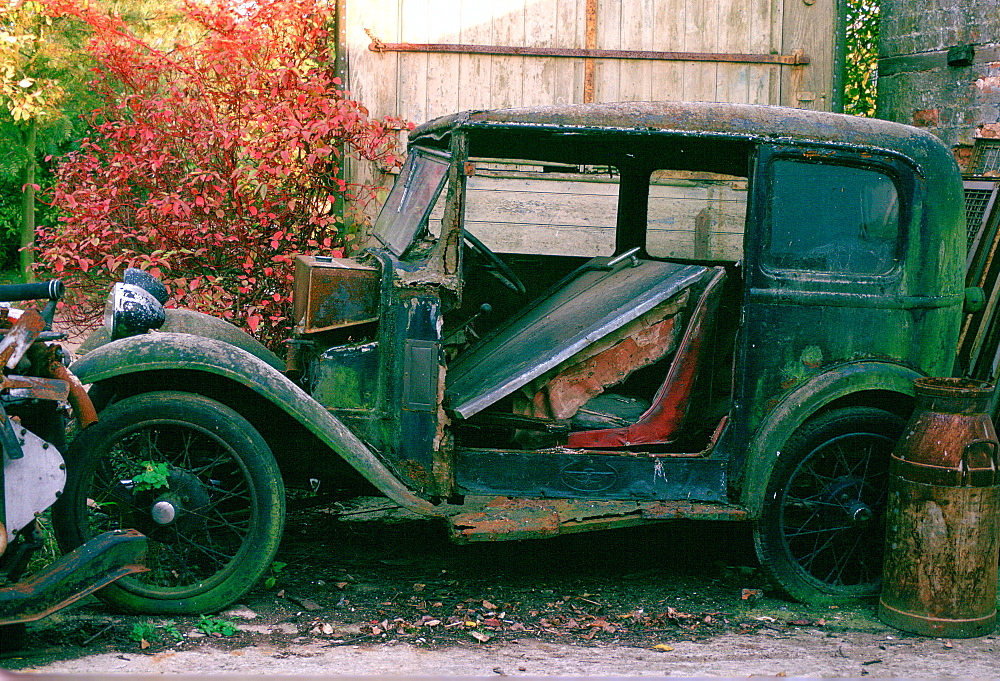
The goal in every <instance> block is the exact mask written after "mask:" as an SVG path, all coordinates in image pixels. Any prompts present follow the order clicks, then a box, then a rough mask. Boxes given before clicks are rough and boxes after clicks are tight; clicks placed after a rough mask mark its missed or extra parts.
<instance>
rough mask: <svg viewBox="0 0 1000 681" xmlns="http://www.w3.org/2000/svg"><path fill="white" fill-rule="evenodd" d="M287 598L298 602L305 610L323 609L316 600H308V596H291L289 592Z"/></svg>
mask: <svg viewBox="0 0 1000 681" xmlns="http://www.w3.org/2000/svg"><path fill="white" fill-rule="evenodd" d="M288 600H290V601H295V602H296V603H298V604H299V605H301V606H302V607H303V608H305V609H306V610H310V611H316V610H322V609H323V606H322V605H320V604H319V603H317V602H316V601H313V600H309V599H308V598H301V597H299V596H292V595H290V594H289V596H288Z"/></svg>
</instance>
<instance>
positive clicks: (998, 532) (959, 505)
mask: <svg viewBox="0 0 1000 681" xmlns="http://www.w3.org/2000/svg"><path fill="white" fill-rule="evenodd" d="M914 389H915V391H916V405H915V409H914V412H913V416H912V417H911V418H910V422H909V423H908V424H907V427H906V429H905V430H904V431H903V437H902V438H901V439H900V441H899V443H898V444H897V445H896V449H895V450H894V451H893V453H892V458H891V461H890V464H889V473H890V475H889V503H888V507H887V509H886V554H885V569H884V571H883V587H882V589H883V590H882V597H881V599H880V600H879V609H878V611H879V617H880V618H881V619H882V621H883V622H885V623H886V624H890V625H892V626H894V627H896V628H897V629H902V630H903V631H908V632H912V633H915V634H921V635H924V636H944V637H951V638H968V637H972V636H983V635H985V634H989V633H990V632H992V631H993V629H994V628H995V627H996V622H997V607H996V606H997V558H998V551H1000V547H998V543H1000V473H998V471H997V468H998V461H997V449H998V445H997V435H996V431H995V430H994V428H993V423H992V422H991V421H990V417H989V414H988V411H989V402H990V396H991V394H992V392H993V386H992V385H990V384H988V383H984V382H982V381H973V380H969V379H962V378H920V379H917V380H916V381H915V382H914Z"/></svg>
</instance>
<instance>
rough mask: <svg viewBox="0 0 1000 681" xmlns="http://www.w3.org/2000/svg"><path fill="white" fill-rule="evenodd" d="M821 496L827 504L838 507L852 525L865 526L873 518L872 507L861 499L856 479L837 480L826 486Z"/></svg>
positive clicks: (859, 483) (844, 478)
mask: <svg viewBox="0 0 1000 681" xmlns="http://www.w3.org/2000/svg"><path fill="white" fill-rule="evenodd" d="M823 496H824V497H825V501H826V502H827V503H829V504H833V505H834V506H836V507H838V510H839V511H842V512H843V513H844V514H845V515H846V516H847V521H848V522H850V523H851V524H852V525H866V524H868V523H869V522H871V520H872V518H874V517H875V511H874V510H872V507H871V506H869V505H868V504H866V503H865V502H864V501H863V500H862V499H861V480H858V479H857V478H854V477H842V478H837V479H836V480H834V481H833V482H831V483H830V484H829V485H828V486H827V488H826V490H824V494H823Z"/></svg>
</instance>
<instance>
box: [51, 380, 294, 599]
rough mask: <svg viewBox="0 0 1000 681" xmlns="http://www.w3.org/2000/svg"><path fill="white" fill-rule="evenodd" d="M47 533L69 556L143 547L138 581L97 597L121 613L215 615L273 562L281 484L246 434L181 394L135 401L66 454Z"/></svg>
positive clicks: (255, 438)
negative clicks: (109, 535)
mask: <svg viewBox="0 0 1000 681" xmlns="http://www.w3.org/2000/svg"><path fill="white" fill-rule="evenodd" d="M67 460H68V465H69V471H68V473H69V475H68V480H67V484H66V490H65V492H64V493H63V496H62V497H61V498H60V500H59V503H57V504H56V506H55V507H54V508H53V526H54V529H55V531H56V536H57V538H58V539H59V543H60V546H61V547H62V549H63V550H65V551H69V550H72V549H74V548H76V547H77V546H80V545H81V544H83V543H84V542H86V541H87V540H89V539H90V538H92V537H94V536H96V535H98V534H100V533H102V532H106V531H108V530H116V529H126V528H134V529H137V530H139V531H140V532H142V533H143V534H145V535H146V536H147V538H148V539H149V542H148V549H147V554H146V563H145V564H146V566H147V567H148V568H149V572H144V573H139V574H135V575H130V576H128V577H124V578H122V579H120V580H118V581H117V582H115V583H114V584H112V585H110V586H108V587H105V588H104V589H102V590H101V591H99V592H98V593H97V595H98V596H99V597H100V598H102V599H103V600H104V601H106V602H107V603H109V604H111V605H113V606H116V607H119V608H122V609H125V610H127V611H132V612H145V613H151V614H191V615H197V614H202V613H208V612H215V611H217V610H220V609H222V608H224V607H226V606H227V605H230V604H232V603H233V602H234V601H235V600H236V599H238V598H239V597H240V596H242V595H243V594H244V593H246V592H247V591H248V590H249V589H250V588H251V587H252V586H253V585H254V584H255V583H256V582H257V580H258V579H259V578H260V577H261V576H262V575H263V573H264V572H265V571H266V570H267V568H268V566H269V565H270V564H271V561H272V560H273V558H274V555H275V553H276V552H277V550H278V544H279V542H280V539H281V531H282V528H283V525H284V517H285V493H284V488H283V486H282V482H281V474H280V473H279V471H278V466H277V464H276V462H275V460H274V456H273V455H272V453H271V450H270V448H269V447H268V446H267V443H266V442H264V440H263V438H262V437H261V436H260V434H259V433H258V432H257V431H256V430H255V429H254V428H253V426H251V425H250V423H249V422H248V421H247V420H246V419H245V418H243V417H242V416H240V415H239V414H238V413H236V412H235V411H233V410H232V409H230V408H229V407H227V406H225V405H223V404H221V403H219V402H216V401H214V400H211V399H208V398H206V397H202V396H200V395H195V394H191V393H183V392H153V393H144V394H140V395H135V396H133V397H129V398H127V399H124V400H122V401H121V402H118V403H117V404H114V405H112V406H111V407H109V408H108V409H107V410H105V411H104V412H102V413H101V415H100V421H98V422H97V423H95V424H94V425H92V426H90V427H89V428H87V429H86V430H84V431H83V432H82V433H81V434H80V435H79V436H78V437H77V438H76V439H75V440H74V441H73V442H72V443H71V445H70V448H69V452H68V456H67Z"/></svg>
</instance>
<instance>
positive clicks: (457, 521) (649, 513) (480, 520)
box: [450, 496, 747, 544]
mask: <svg viewBox="0 0 1000 681" xmlns="http://www.w3.org/2000/svg"><path fill="white" fill-rule="evenodd" d="M746 518H747V511H746V509H745V508H743V507H742V506H736V505H734V504H713V503H703V502H691V501H589V500H586V499H523V498H511V497H503V496H500V497H492V498H488V497H476V498H473V497H466V503H465V506H464V510H463V511H462V512H461V513H459V514H458V515H454V516H452V517H451V519H450V520H451V538H452V540H453V541H455V542H458V543H463V544H464V543H467V542H474V541H498V540H505V539H534V538H540V537H553V536H555V535H557V534H570V533H572V532H585V531H588V530H601V529H610V528H615V527H628V526H630V525H642V524H645V523H650V522H657V521H663V520H679V519H690V520H746Z"/></svg>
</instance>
